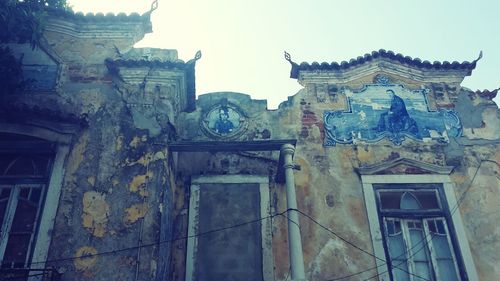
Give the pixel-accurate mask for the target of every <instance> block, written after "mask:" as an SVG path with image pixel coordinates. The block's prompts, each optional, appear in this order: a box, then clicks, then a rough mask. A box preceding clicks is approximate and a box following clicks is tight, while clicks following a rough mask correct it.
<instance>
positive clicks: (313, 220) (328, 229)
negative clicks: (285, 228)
mask: <svg viewBox="0 0 500 281" xmlns="http://www.w3.org/2000/svg"><path fill="white" fill-rule="evenodd" d="M294 210H295V211H297V212H299V213H300V214H302V215H303V216H305V217H307V218H308V219H309V220H311V221H312V222H314V223H315V224H317V225H318V226H320V227H321V228H323V229H324V230H326V231H328V232H330V233H331V234H333V235H335V236H336V237H337V238H339V239H340V240H342V241H344V242H345V243H347V244H349V245H351V246H352V247H354V248H356V249H358V250H360V251H361V252H363V253H365V254H368V255H370V256H372V257H374V258H376V259H378V260H380V261H382V262H384V263H385V264H387V261H386V260H385V259H383V258H380V257H378V256H376V255H375V254H373V253H371V252H369V251H367V250H365V249H363V248H361V247H359V246H358V245H356V244H354V243H353V242H351V241H349V240H347V239H346V238H344V237H342V236H341V235H339V234H338V233H336V232H335V231H333V230H331V229H330V228H328V227H326V226H324V225H322V224H321V223H319V222H318V221H317V220H315V219H314V218H312V217H311V216H309V215H308V214H306V213H304V212H302V211H301V210H298V209H294ZM377 267H378V266H377ZM396 268H398V269H399V270H401V271H404V272H406V273H408V274H410V275H413V276H415V277H418V278H421V279H423V280H427V281H429V280H428V279H427V278H424V277H422V276H419V275H417V274H414V273H411V272H408V271H406V270H404V269H402V268H399V267H396ZM370 270H371V269H370ZM365 271H368V270H364V272H365ZM358 274H361V273H358ZM356 275H357V274H356Z"/></svg>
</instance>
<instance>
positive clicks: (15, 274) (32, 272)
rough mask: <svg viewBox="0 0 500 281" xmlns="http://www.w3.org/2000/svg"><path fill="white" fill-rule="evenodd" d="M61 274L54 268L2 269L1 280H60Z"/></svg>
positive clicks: (0, 270) (0, 271)
mask: <svg viewBox="0 0 500 281" xmlns="http://www.w3.org/2000/svg"><path fill="white" fill-rule="evenodd" d="M61 275H62V274H61V273H59V272H57V270H56V269H54V268H45V269H34V268H9V269H0V281H60V280H61Z"/></svg>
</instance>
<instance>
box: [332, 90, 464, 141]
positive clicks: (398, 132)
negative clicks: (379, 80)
mask: <svg viewBox="0 0 500 281" xmlns="http://www.w3.org/2000/svg"><path fill="white" fill-rule="evenodd" d="M428 92H429V91H428V90H427V89H420V90H409V89H406V88H405V87H404V86H403V85H395V84H369V85H365V86H364V87H363V88H362V89H361V90H359V91H351V90H350V89H345V94H346V96H347V98H348V108H347V110H344V111H339V110H335V111H325V112H324V116H323V120H324V124H325V140H324V145H325V146H333V145H335V144H337V143H342V144H348V143H356V142H359V141H363V142H368V143H370V142H377V141H380V140H381V139H383V138H385V137H387V138H388V139H389V140H391V141H392V142H393V143H394V144H396V145H401V144H402V142H403V141H404V140H405V138H406V137H408V138H411V139H414V140H418V141H423V142H427V141H431V140H435V141H438V142H448V141H449V139H448V138H449V137H457V136H460V135H461V134H462V125H461V122H460V120H459V118H458V115H457V113H456V112H455V111H452V110H444V109H440V110H438V111H431V110H430V109H429V106H428V103H427V97H426V95H427V94H428Z"/></svg>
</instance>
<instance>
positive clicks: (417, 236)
mask: <svg viewBox="0 0 500 281" xmlns="http://www.w3.org/2000/svg"><path fill="white" fill-rule="evenodd" d="M410 239H411V247H412V249H411V251H410V252H411V253H412V257H413V260H415V261H425V262H428V261H429V256H428V250H427V249H426V248H427V246H426V243H425V242H423V241H424V240H423V239H424V235H423V232H422V231H421V230H416V229H412V230H410Z"/></svg>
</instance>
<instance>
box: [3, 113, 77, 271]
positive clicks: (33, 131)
mask: <svg viewBox="0 0 500 281" xmlns="http://www.w3.org/2000/svg"><path fill="white" fill-rule="evenodd" d="M0 132H3V133H12V134H21V135H27V136H32V137H37V138H41V139H44V140H47V141H51V142H54V143H56V144H57V148H56V151H55V155H54V158H53V161H54V162H53V165H52V171H51V173H50V176H49V181H48V183H47V186H46V191H45V193H46V195H45V202H44V203H43V206H42V210H40V217H39V227H38V233H37V235H36V237H35V240H34V241H35V248H34V250H33V255H32V258H31V261H30V262H31V263H33V264H32V265H31V268H34V269H43V268H45V263H44V262H45V261H46V260H47V257H48V254H49V247H50V243H51V240H52V232H53V229H54V223H55V219H56V214H57V208H58V206H59V198H60V195H61V189H62V182H63V178H64V175H65V172H66V170H65V162H66V159H67V158H68V155H69V152H70V146H71V143H72V142H73V137H74V133H75V132H76V127H74V126H68V127H67V128H66V127H65V128H59V127H58V126H57V124H55V125H53V124H43V126H42V125H21V124H13V123H2V122H0ZM39 279H40V278H37V277H33V278H30V280H39Z"/></svg>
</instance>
